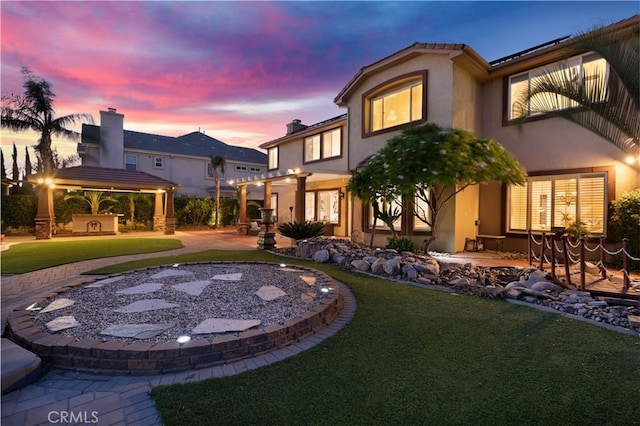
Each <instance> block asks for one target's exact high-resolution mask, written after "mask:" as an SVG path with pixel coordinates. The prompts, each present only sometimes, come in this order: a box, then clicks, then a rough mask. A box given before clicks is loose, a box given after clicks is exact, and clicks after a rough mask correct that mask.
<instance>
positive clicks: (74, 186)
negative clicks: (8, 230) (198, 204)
mask: <svg viewBox="0 0 640 426" xmlns="http://www.w3.org/2000/svg"><path fill="white" fill-rule="evenodd" d="M28 181H29V182H30V183H33V184H34V185H36V188H37V194H38V206H37V211H36V218H35V222H36V239H38V240H42V239H50V238H51V236H52V235H53V229H54V226H55V213H54V209H53V191H54V189H69V190H76V191H82V190H88V191H106V192H135V193H147V194H154V195H155V208H154V213H153V229H154V231H163V232H164V234H165V235H173V234H174V233H175V229H176V218H175V213H174V204H173V203H174V194H175V191H176V190H177V188H178V187H179V186H180V185H178V184H176V183H173V182H170V181H168V180H166V179H162V178H159V177H157V176H154V175H151V174H149V173H145V172H141V171H138V170H135V171H133V170H125V169H112V168H105V167H94V166H77V167H68V168H64V169H58V170H56V171H55V172H53V174H51V175H49V176H47V175H44V173H37V174H34V175H31V176H29V178H28Z"/></svg>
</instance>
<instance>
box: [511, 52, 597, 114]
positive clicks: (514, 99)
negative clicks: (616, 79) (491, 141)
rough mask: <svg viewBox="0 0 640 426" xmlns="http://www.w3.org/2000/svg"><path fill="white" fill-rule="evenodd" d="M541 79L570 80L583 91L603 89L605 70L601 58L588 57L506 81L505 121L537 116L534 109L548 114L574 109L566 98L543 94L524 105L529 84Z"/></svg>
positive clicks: (547, 67)
mask: <svg viewBox="0 0 640 426" xmlns="http://www.w3.org/2000/svg"><path fill="white" fill-rule="evenodd" d="M543 75H544V76H557V77H558V78H561V79H562V80H565V79H566V78H565V77H570V78H571V79H572V80H573V81H575V82H576V83H579V84H583V85H584V87H585V89H586V90H590V89H593V88H594V87H596V85H598V86H601V87H606V84H605V83H606V81H607V79H608V66H607V62H606V61H605V60H604V59H603V58H601V57H600V56H598V55H596V54H593V53H591V54H586V55H582V56H577V57H574V58H570V59H568V60H566V61H562V62H556V63H554V64H551V65H546V66H544V67H540V68H536V69H533V70H530V71H527V72H525V73H522V74H517V75H514V76H511V77H509V101H508V106H509V108H508V119H509V120H513V119H515V118H518V117H522V116H529V115H536V114H541V113H540V112H536V109H537V110H540V109H545V110H552V109H565V108H572V107H575V106H577V104H576V103H575V102H573V101H571V100H569V99H568V98H565V97H561V96H556V95H551V94H546V93H539V94H537V95H535V96H534V97H533V98H532V99H531V100H530V101H527V100H526V99H525V98H526V96H527V93H529V90H530V88H531V85H532V83H535V81H536V79H540V78H541V76H543ZM599 96H600V97H601V100H602V101H604V100H605V96H606V93H605V92H602V93H600V94H599Z"/></svg>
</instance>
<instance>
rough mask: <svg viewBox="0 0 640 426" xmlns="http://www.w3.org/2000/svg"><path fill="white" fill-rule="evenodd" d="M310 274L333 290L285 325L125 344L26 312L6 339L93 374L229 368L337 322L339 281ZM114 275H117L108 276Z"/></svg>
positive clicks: (16, 316)
mask: <svg viewBox="0 0 640 426" xmlns="http://www.w3.org/2000/svg"><path fill="white" fill-rule="evenodd" d="M147 269H155V268H147ZM313 272H314V273H316V274H319V275H322V276H323V278H324V279H325V280H326V282H327V284H329V285H330V286H331V290H329V293H328V295H327V297H326V298H325V299H324V300H323V301H322V302H321V303H320V304H319V305H318V306H316V307H315V308H313V309H311V310H309V311H307V312H305V313H304V314H303V315H301V316H299V317H296V318H292V319H290V320H287V321H285V323H284V324H283V325H271V326H267V327H266V328H265V329H264V330H247V331H244V332H242V333H240V335H239V336H231V335H229V336H225V335H222V336H217V337H215V338H214V339H212V340H208V339H196V340H191V341H189V342H187V343H184V344H179V343H177V342H175V341H171V342H162V343H149V342H133V343H127V342H123V341H118V340H108V341H102V340H98V339H75V338H73V337H65V336H60V335H56V334H51V333H47V332H44V331H42V329H41V328H40V327H38V326H37V325H36V324H35V323H34V322H33V319H32V318H31V314H30V312H29V311H27V310H24V309H22V310H16V311H14V312H12V313H10V314H9V319H8V328H7V330H8V336H9V338H10V339H11V340H13V341H14V342H16V343H18V344H19V345H21V346H23V347H25V348H27V349H29V350H30V351H32V352H34V353H36V354H37V355H38V356H39V357H40V358H41V359H42V361H43V362H44V363H46V364H48V365H51V366H55V367H58V368H62V369H66V370H73V371H79V372H86V373H92V374H110V375H113V374H119V375H156V374H162V373H174V372H179V371H185V370H190V369H196V368H205V367H211V366H215V365H221V364H227V363H231V362H234V361H239V360H241V359H244V358H249V357H252V356H256V355H260V354H263V353H266V352H269V351H272V350H275V349H278V348H281V347H283V346H287V345H290V344H291V343H294V342H297V341H300V340H302V339H304V338H306V337H309V336H311V335H313V334H314V333H316V332H318V331H320V330H322V329H323V328H325V327H326V326H327V325H329V324H331V323H332V322H333V321H334V320H335V319H336V318H337V316H338V314H339V313H340V311H341V310H342V307H343V304H344V299H343V295H342V293H341V292H340V287H339V285H338V282H337V281H335V280H334V279H333V278H331V277H329V276H328V275H326V274H324V273H322V272H320V271H317V270H313ZM116 275H119V274H115V275H112V276H116ZM101 279H103V278H101ZM94 281H98V279H89V280H87V281H85V282H81V283H78V284H76V285H74V286H73V287H76V286H83V285H86V284H89V283H91V282H94ZM332 283H333V285H332ZM73 287H65V288H62V289H61V290H60V291H59V292H56V293H53V294H50V295H47V296H45V297H43V298H42V300H46V299H51V298H54V297H56V296H57V295H58V294H59V293H63V292H65V291H67V290H69V289H70V288H73ZM25 307H26V306H25Z"/></svg>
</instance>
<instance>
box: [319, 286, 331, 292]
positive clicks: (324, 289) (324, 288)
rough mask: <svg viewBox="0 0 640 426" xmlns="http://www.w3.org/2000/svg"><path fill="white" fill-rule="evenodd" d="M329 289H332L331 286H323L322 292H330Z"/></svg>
mask: <svg viewBox="0 0 640 426" xmlns="http://www.w3.org/2000/svg"><path fill="white" fill-rule="evenodd" d="M329 290H330V288H329V287H322V288H321V289H320V291H321V292H323V293H329Z"/></svg>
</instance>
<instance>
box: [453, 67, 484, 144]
mask: <svg viewBox="0 0 640 426" xmlns="http://www.w3.org/2000/svg"><path fill="white" fill-rule="evenodd" d="M452 101H453V110H452V111H453V113H452V114H453V118H452V120H451V122H452V126H453V127H454V128H456V129H464V130H468V131H469V132H471V133H473V134H474V135H478V136H479V135H480V132H481V130H482V114H481V111H482V107H481V101H482V87H481V85H480V84H479V83H478V82H477V81H476V80H475V79H474V78H473V77H472V76H471V75H470V74H469V73H468V72H466V71H464V70H463V69H461V68H460V67H459V66H457V65H454V66H453V99H452Z"/></svg>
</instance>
